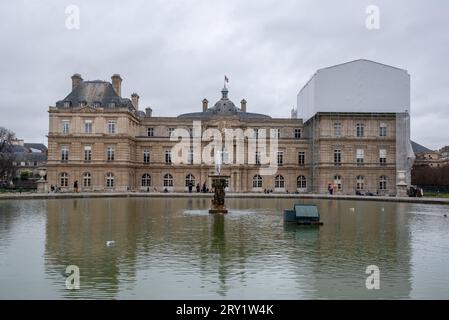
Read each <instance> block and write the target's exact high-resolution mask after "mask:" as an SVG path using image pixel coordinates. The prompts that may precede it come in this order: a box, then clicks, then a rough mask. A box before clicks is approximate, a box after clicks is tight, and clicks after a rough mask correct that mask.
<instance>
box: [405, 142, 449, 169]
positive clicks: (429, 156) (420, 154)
mask: <svg viewBox="0 0 449 320" xmlns="http://www.w3.org/2000/svg"><path fill="white" fill-rule="evenodd" d="M412 147H413V152H414V153H415V156H416V159H415V163H414V166H415V167H419V166H429V167H431V168H438V167H442V166H444V165H447V164H448V163H449V158H448V156H447V152H445V150H446V149H444V148H442V149H441V150H442V152H441V151H438V150H430V149H428V148H426V147H424V146H423V145H420V144H419V143H416V142H414V141H412Z"/></svg>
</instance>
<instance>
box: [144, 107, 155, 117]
mask: <svg viewBox="0 0 449 320" xmlns="http://www.w3.org/2000/svg"><path fill="white" fill-rule="evenodd" d="M152 113H153V109H151V108H150V107H147V108H145V115H146V116H147V117H151V114H152Z"/></svg>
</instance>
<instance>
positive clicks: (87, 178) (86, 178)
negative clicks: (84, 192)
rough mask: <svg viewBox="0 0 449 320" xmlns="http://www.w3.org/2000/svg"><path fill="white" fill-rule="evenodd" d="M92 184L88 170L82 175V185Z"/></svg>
mask: <svg viewBox="0 0 449 320" xmlns="http://www.w3.org/2000/svg"><path fill="white" fill-rule="evenodd" d="M91 185H92V175H91V174H90V173H89V172H86V173H84V175H83V186H84V187H85V188H89V187H90V186H91Z"/></svg>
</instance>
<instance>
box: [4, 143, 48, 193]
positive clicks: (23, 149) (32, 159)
mask: <svg viewBox="0 0 449 320" xmlns="http://www.w3.org/2000/svg"><path fill="white" fill-rule="evenodd" d="M11 144H12V152H13V153H14V162H13V165H14V167H15V170H16V179H15V184H18V182H17V181H18V180H20V179H21V177H23V176H24V175H25V176H26V177H27V180H30V183H28V185H29V186H30V187H35V183H34V182H35V180H37V179H40V178H41V176H40V172H41V171H42V170H43V171H46V170H47V154H48V150H47V147H46V146H45V145H44V144H42V143H25V142H24V141H23V140H22V139H14V140H13V141H12V142H11Z"/></svg>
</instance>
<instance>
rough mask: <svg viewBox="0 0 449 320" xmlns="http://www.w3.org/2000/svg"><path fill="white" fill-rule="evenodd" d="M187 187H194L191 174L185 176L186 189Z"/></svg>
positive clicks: (193, 178) (193, 177)
mask: <svg viewBox="0 0 449 320" xmlns="http://www.w3.org/2000/svg"><path fill="white" fill-rule="evenodd" d="M189 185H192V186H194V185H195V176H194V175H193V174H191V173H189V174H188V175H187V176H186V187H188V186H189Z"/></svg>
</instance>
